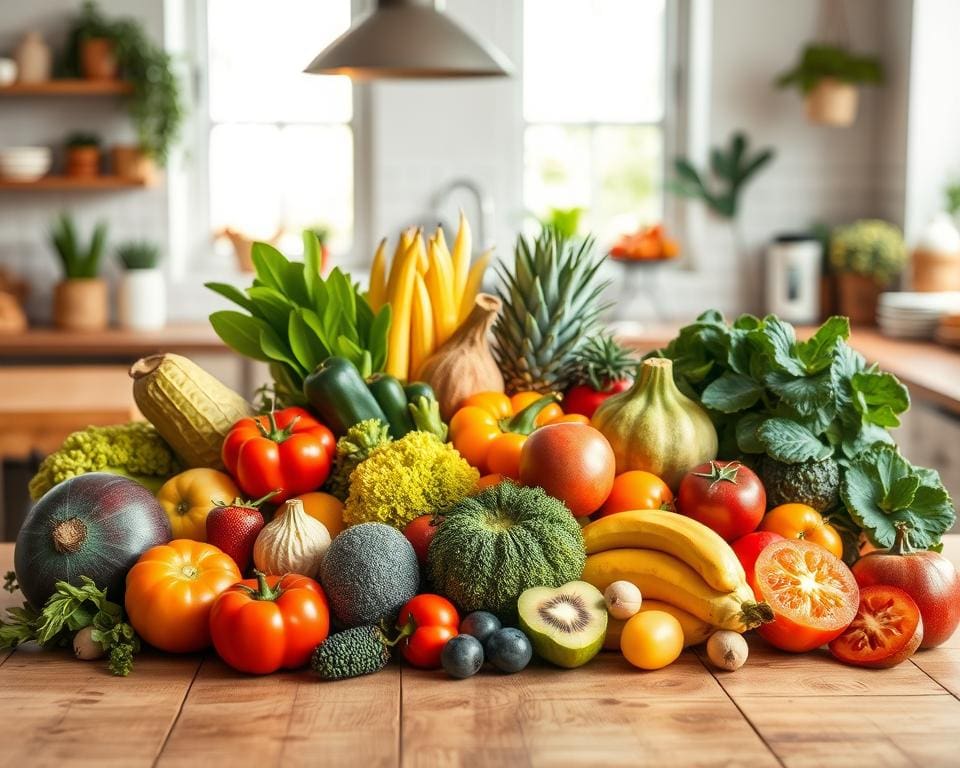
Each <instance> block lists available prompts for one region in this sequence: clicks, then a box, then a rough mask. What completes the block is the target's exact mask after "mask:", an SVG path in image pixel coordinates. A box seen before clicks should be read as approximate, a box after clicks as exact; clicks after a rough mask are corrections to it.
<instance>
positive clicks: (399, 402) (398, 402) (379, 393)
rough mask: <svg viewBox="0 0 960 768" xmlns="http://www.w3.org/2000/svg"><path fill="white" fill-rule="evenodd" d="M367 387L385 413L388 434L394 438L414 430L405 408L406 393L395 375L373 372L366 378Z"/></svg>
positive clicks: (408, 412)
mask: <svg viewBox="0 0 960 768" xmlns="http://www.w3.org/2000/svg"><path fill="white" fill-rule="evenodd" d="M367 389H369V390H370V394H372V395H373V399H374V400H376V401H377V404H378V405H379V406H380V410H382V411H383V412H384V414H385V415H386V417H387V426H388V427H389V428H390V436H391V437H392V438H393V439H394V440H399V439H400V438H401V437H403V436H404V435H405V434H407V432H412V431H413V430H414V425H413V419H412V418H411V416H410V411H409V410H407V395H406V393H405V392H404V391H403V384H401V383H400V381H399V380H398V379H397V377H396V376H391V375H390V374H388V373H375V374H374V375H373V376H371V377H370V378H368V379H367Z"/></svg>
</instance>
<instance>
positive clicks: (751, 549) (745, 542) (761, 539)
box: [730, 531, 783, 599]
mask: <svg viewBox="0 0 960 768" xmlns="http://www.w3.org/2000/svg"><path fill="white" fill-rule="evenodd" d="M782 539H783V536H781V535H780V534H779V533H771V532H770V531H754V532H753V533H748V534H747V535H746V536H741V537H740V538H739V539H737V540H736V541H735V542H733V544H731V545H730V547H731V548H732V549H733V551H734V554H736V556H737V559H738V560H739V561H740V565H742V566H743V570H744V572H745V573H746V574H747V583H748V584H752V583H753V578H754V577H753V570H754V567H755V566H756V564H757V558H758V557H759V556H760V553H761V552H762V551H763V550H764V548H765V547H766V546H767V545H768V544H772V543H773V542H775V541H781V540H782ZM757 599H759V597H758V598H757Z"/></svg>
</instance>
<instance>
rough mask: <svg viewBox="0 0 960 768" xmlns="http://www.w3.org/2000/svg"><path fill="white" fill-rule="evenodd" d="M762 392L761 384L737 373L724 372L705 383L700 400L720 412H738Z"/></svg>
mask: <svg viewBox="0 0 960 768" xmlns="http://www.w3.org/2000/svg"><path fill="white" fill-rule="evenodd" d="M762 394H763V386H762V385H760V384H759V383H757V382H756V381H754V380H753V379H751V378H749V377H747V376H742V375H740V374H739V373H725V374H723V375H722V376H721V377H720V378H719V379H716V380H715V381H713V382H711V383H710V384H709V385H707V388H706V389H705V390H703V394H702V396H701V402H702V403H703V405H705V406H706V407H707V408H712V409H713V410H715V411H720V412H721V413H738V412H739V411H745V410H746V409H747V408H751V407H753V406H754V405H755V404H756V403H757V401H758V400H759V399H760V396H761V395H762Z"/></svg>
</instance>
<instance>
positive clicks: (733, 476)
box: [693, 461, 743, 488]
mask: <svg viewBox="0 0 960 768" xmlns="http://www.w3.org/2000/svg"><path fill="white" fill-rule="evenodd" d="M742 466H743V465H742V464H741V463H740V462H738V461H731V462H730V463H729V464H727V465H726V466H723V467H721V466H720V465H719V464H718V463H717V462H715V461H711V462H710V471H709V472H694V473H693V474H694V476H695V477H703V478H706V479H707V480H709V481H710V487H711V488H713V486H715V485H716V484H717V483H722V482H728V483H733V484H734V485H736V484H737V473H738V472H739V471H740V467H742Z"/></svg>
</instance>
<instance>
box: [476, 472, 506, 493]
mask: <svg viewBox="0 0 960 768" xmlns="http://www.w3.org/2000/svg"><path fill="white" fill-rule="evenodd" d="M504 480H506V478H505V477H504V476H503V475H500V474H493V475H484V476H483V477H481V478H480V479H479V480H477V491H482V490H483V489H484V488H490V487H492V486H494V485H499V484H500V483H502V482H503V481H504Z"/></svg>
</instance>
